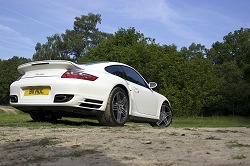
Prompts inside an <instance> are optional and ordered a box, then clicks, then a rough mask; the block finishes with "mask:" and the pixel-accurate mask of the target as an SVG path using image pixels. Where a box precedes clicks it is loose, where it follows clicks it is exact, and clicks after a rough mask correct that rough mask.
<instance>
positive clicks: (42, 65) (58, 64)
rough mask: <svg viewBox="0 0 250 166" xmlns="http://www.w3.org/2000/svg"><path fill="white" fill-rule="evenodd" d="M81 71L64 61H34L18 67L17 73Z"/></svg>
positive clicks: (71, 63)
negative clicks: (57, 70)
mask: <svg viewBox="0 0 250 166" xmlns="http://www.w3.org/2000/svg"><path fill="white" fill-rule="evenodd" d="M74 68H77V69H83V68H82V67H80V66H79V65H77V64H75V63H73V62H70V61H65V60H45V61H35V62H29V63H25V64H22V65H20V66H18V68H17V70H18V72H19V73H21V74H24V73H25V72H28V71H32V70H46V69H74Z"/></svg>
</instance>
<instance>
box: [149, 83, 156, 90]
mask: <svg viewBox="0 0 250 166" xmlns="http://www.w3.org/2000/svg"><path fill="white" fill-rule="evenodd" d="M148 86H149V88H151V89H153V88H155V87H157V83H156V82H150V83H149V84H148Z"/></svg>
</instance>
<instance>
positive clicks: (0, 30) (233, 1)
mask: <svg viewBox="0 0 250 166" xmlns="http://www.w3.org/2000/svg"><path fill="white" fill-rule="evenodd" d="M249 6H250V1H249V0H0V59H2V60H3V59H4V60H7V59H9V58H12V57H13V56H18V57H25V58H30V59H31V58H32V56H33V54H34V53H35V46H36V43H38V42H39V43H42V44H43V43H46V41H47V38H46V37H48V36H52V35H54V34H62V33H65V30H66V29H73V23H74V18H75V17H80V16H81V15H88V13H93V14H101V19H102V22H101V24H99V25H98V28H99V30H100V31H103V32H107V33H113V34H114V33H115V32H116V31H118V30H119V29H120V28H124V29H128V28H130V27H134V28H135V29H136V30H137V31H138V32H140V33H143V34H144V36H145V37H151V38H154V39H155V41H156V43H159V44H160V45H171V44H174V45H176V46H177V49H181V48H182V47H184V46H185V47H188V46H190V45H191V44H192V43H196V44H202V45H205V47H206V48H211V46H212V44H213V43H215V42H217V41H219V42H222V41H223V37H224V36H226V35H228V33H230V32H232V33H233V32H234V31H235V30H239V29H240V28H241V27H243V28H250V12H249Z"/></svg>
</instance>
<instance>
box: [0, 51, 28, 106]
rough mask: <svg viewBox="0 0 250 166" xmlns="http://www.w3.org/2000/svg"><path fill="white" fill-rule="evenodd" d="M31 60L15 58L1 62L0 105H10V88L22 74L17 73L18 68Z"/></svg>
mask: <svg viewBox="0 0 250 166" xmlns="http://www.w3.org/2000/svg"><path fill="white" fill-rule="evenodd" d="M29 61H30V60H29V59H26V58H19V57H16V56H15V57H13V58H11V59H8V60H2V61H0V77H1V79H0V104H1V105H6V104H9V94H10V92H9V86H10V84H11V83H12V82H14V81H15V80H16V79H17V78H18V77H19V76H20V73H18V71H17V67H18V66H19V65H21V64H23V63H26V62H29Z"/></svg>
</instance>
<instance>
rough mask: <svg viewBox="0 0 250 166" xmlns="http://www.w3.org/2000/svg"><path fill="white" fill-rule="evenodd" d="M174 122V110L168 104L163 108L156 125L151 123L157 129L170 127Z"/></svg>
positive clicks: (163, 105)
mask: <svg viewBox="0 0 250 166" xmlns="http://www.w3.org/2000/svg"><path fill="white" fill-rule="evenodd" d="M171 122H172V109H171V107H170V106H169V104H167V103H163V104H162V106H161V112H160V118H159V120H158V121H157V122H156V123H150V125H151V126H153V127H155V126H157V127H168V126H169V125H170V124H171Z"/></svg>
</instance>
